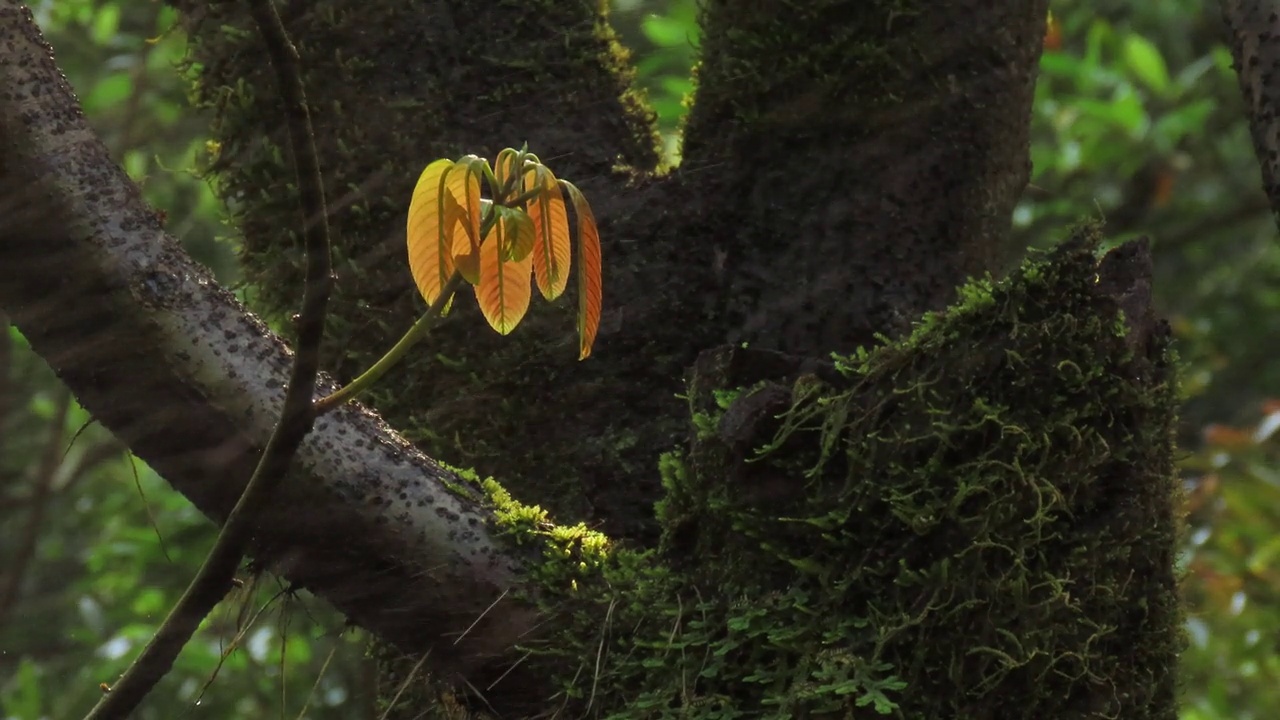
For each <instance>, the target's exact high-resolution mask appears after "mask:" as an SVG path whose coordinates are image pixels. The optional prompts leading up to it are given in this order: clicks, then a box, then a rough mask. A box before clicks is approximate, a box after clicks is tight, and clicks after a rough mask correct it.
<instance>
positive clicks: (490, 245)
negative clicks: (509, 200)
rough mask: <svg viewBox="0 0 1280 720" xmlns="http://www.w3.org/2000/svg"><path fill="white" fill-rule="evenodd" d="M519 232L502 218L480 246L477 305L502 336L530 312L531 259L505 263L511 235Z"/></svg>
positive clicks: (529, 257) (527, 257)
mask: <svg viewBox="0 0 1280 720" xmlns="http://www.w3.org/2000/svg"><path fill="white" fill-rule="evenodd" d="M511 232H517V233H518V232H519V230H518V228H517V227H514V226H513V223H512V222H511V221H509V220H507V219H506V218H499V220H498V222H496V223H494V225H493V228H492V229H490V230H489V234H488V236H487V237H485V239H484V242H483V243H482V244H481V245H480V282H479V283H477V284H476V302H477V303H478V304H479V305H480V312H481V313H483V314H484V319H485V320H487V321H488V322H489V325H490V326H491V327H492V328H493V329H494V330H497V331H498V333H499V334H501V335H506V334H507V333H509V332H511V331H512V330H514V329H515V327H516V325H517V324H519V322H520V320H521V319H523V318H524V314H525V312H527V311H528V310H529V294H530V290H531V288H530V287H529V276H530V264H531V263H532V260H531V256H530V255H526V256H525V257H524V259H523V260H503V258H502V256H503V248H504V246H506V245H507V244H508V240H507V234H508V233H511Z"/></svg>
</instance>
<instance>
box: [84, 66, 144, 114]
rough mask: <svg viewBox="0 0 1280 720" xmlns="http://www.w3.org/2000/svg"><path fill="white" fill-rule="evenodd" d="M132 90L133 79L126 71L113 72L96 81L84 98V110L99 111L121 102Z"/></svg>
mask: <svg viewBox="0 0 1280 720" xmlns="http://www.w3.org/2000/svg"><path fill="white" fill-rule="evenodd" d="M132 92H133V79H132V78H130V77H129V75H128V74H126V73H114V74H111V75H108V76H106V77H104V78H102V79H101V80H99V81H98V83H97V84H96V85H94V86H93V89H92V90H90V91H89V95H88V96H87V97H86V98H85V99H84V109H85V112H90V113H94V112H101V111H102V110H104V109H105V108H109V107H111V106H112V105H116V104H118V103H120V102H122V101H123V100H124V99H125V98H127V97H129V94H130V93H132Z"/></svg>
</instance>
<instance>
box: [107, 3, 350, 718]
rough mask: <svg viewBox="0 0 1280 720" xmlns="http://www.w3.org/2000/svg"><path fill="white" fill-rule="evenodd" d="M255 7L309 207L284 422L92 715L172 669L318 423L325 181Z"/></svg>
mask: <svg viewBox="0 0 1280 720" xmlns="http://www.w3.org/2000/svg"><path fill="white" fill-rule="evenodd" d="M249 10H250V13H251V14H252V15H253V19H254V21H255V22H256V23H257V25H258V30H259V31H260V32H261V33H262V38H263V43H264V45H265V46H266V49H267V54H268V56H269V57H270V59H271V65H272V67H273V68H274V70H275V72H276V80H277V82H278V83H279V86H280V96H281V99H282V100H283V105H284V112H285V116H286V118H287V121H288V130H289V140H290V144H291V146H292V150H293V160H294V165H295V169H296V172H297V177H298V189H299V199H300V201H301V205H302V211H303V242H304V244H305V249H306V258H307V265H306V287H305V288H304V290H303V297H302V311H301V319H300V321H299V325H298V343H297V345H298V347H297V354H296V355H295V356H294V358H293V367H292V369H291V371H290V374H289V384H288V387H287V388H286V389H285V395H284V407H283V410H282V411H281V416H280V422H279V423H278V424H277V425H276V427H275V430H274V431H273V432H272V434H271V438H270V440H268V441H267V447H266V449H265V450H263V453H262V457H261V458H260V459H259V460H258V465H257V467H256V468H255V469H254V471H253V476H252V477H251V478H250V479H249V482H248V484H247V485H246V486H245V489H244V492H243V494H241V496H240V499H239V500H238V501H237V502H236V505H235V507H234V508H233V509H232V510H231V514H230V515H228V516H227V521H226V523H225V524H224V525H223V527H222V531H221V532H220V533H219V534H218V540H217V542H215V543H214V547H213V549H212V550H211V551H210V552H209V557H207V558H206V559H205V562H204V565H202V566H201V568H200V571H199V572H198V573H197V574H196V577H195V579H194V580H192V581H191V585H190V586H189V587H188V588H187V591H186V592H185V593H183V595H182V598H181V599H180V600H178V603H177V605H175V606H174V608H173V610H172V611H171V612H170V613H169V616H168V617H167V618H165V621H164V623H163V624H162V625H161V626H160V628H159V630H157V631H156V634H155V636H154V637H153V638H152V639H151V642H149V643H147V646H146V647H145V648H143V650H142V653H141V654H140V655H139V656H138V659H137V660H135V661H134V662H133V664H132V665H130V666H129V669H128V670H127V671H126V672H125V674H124V675H123V676H122V677H121V678H120V681H119V682H118V683H116V685H115V687H113V688H112V689H111V690H110V691H108V692H107V693H106V694H105V695H104V696H103V698H102V701H101V702H99V703H98V705H97V706H96V707H95V708H94V709H93V710H92V711H91V712H90V713H89V715H88V717H87V720H116V719H123V718H124V717H126V716H127V715H129V714H130V713H131V712H132V711H133V710H134V708H136V707H137V706H138V704H139V703H140V702H141V701H142V699H143V698H144V697H146V695H147V693H149V692H150V691H151V688H152V687H154V686H155V684H156V682H158V681H159V680H160V678H162V677H164V675H165V674H166V673H168V671H169V669H170V668H172V667H173V660H174V658H176V657H177V655H178V652H179V651H181V650H182V648H183V646H184V645H185V644H186V642H187V641H188V640H189V639H190V638H191V636H192V634H194V632H195V630H196V628H197V627H198V626H199V625H200V621H201V620H202V619H203V618H204V617H205V616H206V615H207V614H208V613H209V611H210V610H211V609H212V608H213V606H214V605H216V604H217V603H218V601H219V600H221V599H222V598H223V597H224V596H225V595H226V593H227V591H228V590H229V589H230V588H231V584H232V579H233V577H234V575H235V571H236V568H237V567H238V566H239V564H240V559H241V557H243V555H244V552H245V550H246V548H247V547H248V544H249V539H250V535H251V532H252V530H253V525H254V520H255V515H256V513H257V510H258V508H259V507H261V506H262V505H263V504H264V503H265V501H266V499H267V498H268V497H269V495H270V494H271V492H272V491H273V490H274V489H275V488H276V487H277V486H278V485H279V484H280V482H281V481H282V480H283V478H284V476H285V473H286V472H287V471H288V469H289V464H290V461H291V460H292V459H293V455H294V453H295V452H296V451H297V449H298V446H299V445H300V444H301V443H302V439H303V438H304V437H305V436H306V434H307V433H308V432H310V431H311V426H312V424H313V423H314V422H315V412H314V410H313V409H312V397H313V395H314V393H315V382H316V373H317V370H318V366H319V362H320V339H321V336H322V334H323V330H324V317H325V310H326V307H327V305H328V301H329V291H330V288H331V286H332V279H331V278H330V272H331V262H330V258H329V225H328V220H327V218H328V215H327V212H326V210H325V201H324V184H323V180H322V178H321V176H320V163H319V159H318V157H317V153H316V148H315V138H314V135H313V133H312V129H311V118H310V115H309V114H308V112H307V105H306V97H305V94H304V92H303V88H302V78H301V76H300V74H299V72H298V54H297V49H296V48H294V46H293V45H292V43H290V42H289V38H288V36H287V35H286V34H285V29H284V24H283V23H281V21H280V17H279V15H277V14H276V11H275V8H274V6H273V5H272V4H271V0H249Z"/></svg>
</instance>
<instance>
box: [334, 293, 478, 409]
mask: <svg viewBox="0 0 1280 720" xmlns="http://www.w3.org/2000/svg"><path fill="white" fill-rule="evenodd" d="M461 284H462V275H461V274H460V273H458V272H457V271H456V270H455V271H454V273H453V276H452V277H450V278H449V281H448V282H446V283H445V284H444V287H443V288H441V290H440V296H439V297H437V298H436V301H435V302H433V303H431V307H429V308H427V311H426V312H425V313H423V314H422V317H420V318H418V321H417V322H415V323H414V324H413V326H412V327H410V328H409V330H408V332H406V333H405V334H404V337H401V338H400V341H399V342H397V343H396V344H395V346H394V347H392V348H391V349H390V350H388V351H387V354H386V355H383V356H382V358H381V359H380V360H378V362H376V363H374V364H373V367H371V368H369V369H368V370H365V371H364V374H362V375H361V376H360V377H358V378H356V379H355V380H352V381H351V382H350V383H347V385H346V386H345V387H342V388H340V389H338V390H337V391H336V392H334V393H333V394H332V395H328V396H326V397H322V398H320V399H319V400H317V401H316V403H315V411H316V415H323V414H324V413H326V412H329V411H330V410H332V409H334V408H335V407H337V406H339V405H341V404H342V403H344V402H346V401H348V400H350V399H351V398H353V397H355V396H356V395H357V394H358V393H360V392H362V391H364V390H366V389H368V387H369V386H370V385H372V384H374V383H375V382H377V381H378V380H379V379H380V378H381V377H382V376H383V375H386V374H387V371H388V370H390V369H391V368H392V367H393V366H395V364H396V363H398V362H400V359H401V358H402V357H404V354H405V353H407V352H409V348H412V347H413V346H414V345H416V344H418V341H419V340H421V339H422V338H423V336H425V335H426V334H427V331H428V330H430V329H431V326H432V325H433V324H435V321H436V320H437V319H438V318H439V317H440V313H441V312H443V311H444V308H445V306H446V305H448V304H449V300H450V299H451V298H452V297H453V294H454V293H455V292H456V291H457V290H458V286H459V285H461Z"/></svg>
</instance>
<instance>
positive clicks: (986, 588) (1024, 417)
mask: <svg viewBox="0 0 1280 720" xmlns="http://www.w3.org/2000/svg"><path fill="white" fill-rule="evenodd" d="M1095 245H1096V236H1095V235H1094V234H1093V232H1092V231H1091V230H1084V231H1081V232H1080V233H1079V234H1078V235H1077V237H1076V238H1075V240H1074V241H1073V242H1071V243H1068V244H1067V245H1066V246H1064V247H1063V248H1062V249H1060V250H1059V251H1057V252H1056V253H1054V254H1053V255H1052V256H1051V257H1049V258H1047V259H1042V260H1037V261H1034V262H1029V263H1027V264H1026V265H1024V266H1023V268H1022V269H1021V270H1020V271H1019V272H1017V273H1015V274H1014V276H1013V277H1011V278H1010V279H1009V280H1007V281H1004V282H1001V283H998V284H991V283H987V282H979V283H974V284H971V285H970V286H968V287H966V288H965V289H964V291H963V292H962V297H963V300H962V302H961V303H960V304H959V305H957V306H956V307H953V308H952V309H950V310H948V311H946V312H943V313H938V314H935V315H931V316H930V317H928V318H927V319H926V320H925V321H924V322H923V323H921V324H920V325H919V326H918V329H917V331H916V332H915V333H913V334H911V335H910V336H909V337H907V338H904V339H903V340H901V341H898V342H895V343H892V344H889V345H886V346H884V347H882V348H880V349H877V350H874V351H870V352H863V353H859V354H858V355H857V356H856V357H848V358H841V359H840V360H839V362H838V363H837V364H836V366H835V367H834V368H832V367H825V366H821V365H817V364H813V363H807V364H806V363H803V362H792V361H790V360H788V359H786V358H783V357H782V356H779V355H776V354H769V353H756V352H754V351H750V350H744V349H741V348H733V349H728V350H724V351H719V352H717V353H714V354H711V355H708V356H706V357H704V360H703V361H702V362H700V363H699V367H698V369H697V371H696V372H695V374H694V377H693V381H692V383H691V387H690V401H691V403H692V405H693V408H694V411H695V414H703V415H705V417H704V418H703V421H702V423H701V428H702V430H701V431H700V432H698V433H697V437H696V439H695V440H694V441H693V442H692V444H691V447H690V449H689V451H688V452H687V453H685V454H683V455H680V454H672V455H669V456H667V457H666V458H664V461H663V473H664V482H665V484H666V487H667V490H668V495H667V498H666V499H665V500H664V501H663V503H662V505H661V507H660V516H661V519H662V522H663V525H664V528H665V534H664V542H663V546H662V548H661V549H660V550H658V551H654V552H635V551H631V550H627V549H617V548H613V547H611V546H610V545H609V543H608V541H607V540H606V539H605V538H604V537H602V536H600V535H598V534H597V533H594V532H592V531H590V530H588V529H587V528H585V527H582V526H578V527H574V528H562V527H556V526H554V525H553V524H552V523H550V521H549V520H548V519H547V517H546V515H545V514H544V513H542V511H541V510H539V509H537V508H528V507H525V506H521V505H520V504H519V503H516V502H514V501H513V500H511V499H510V497H509V496H508V495H507V494H506V493H505V491H503V490H502V489H501V488H500V487H499V486H498V485H497V484H496V483H492V482H489V483H487V484H486V485H485V488H486V491H487V492H488V493H489V495H490V497H491V498H492V500H493V502H494V503H495V505H496V506H497V508H498V515H499V517H500V518H501V519H500V521H499V524H500V527H501V530H502V531H503V532H505V533H507V534H508V537H510V538H511V540H512V542H513V544H515V545H517V546H519V547H522V548H533V549H537V551H538V552H541V555H542V558H541V560H540V562H541V566H540V569H539V570H537V572H536V581H535V582H534V583H533V587H536V588H537V589H536V591H535V592H534V593H533V594H532V597H534V599H535V600H536V601H537V602H538V603H540V604H541V605H542V607H543V608H544V610H545V611H546V612H547V613H548V615H549V616H550V617H551V621H550V622H549V623H548V625H549V626H551V627H555V628H556V630H555V631H554V633H553V634H551V635H548V636H546V637H544V638H541V639H539V640H536V641H532V642H530V643H529V644H528V645H527V646H526V647H524V648H523V651H524V654H523V655H522V656H521V658H520V659H521V666H522V667H525V669H531V670H532V672H533V673H534V674H535V676H537V677H542V678H545V679H546V682H547V686H548V687H552V688H554V689H555V692H554V694H553V695H552V696H550V697H546V698H542V699H541V704H539V705H537V707H536V709H530V710H529V714H530V715H533V714H535V713H536V712H542V713H555V712H560V713H561V714H562V716H564V717H582V716H585V715H592V716H599V717H607V718H618V719H624V718H625V719H632V718H634V719H637V720H638V719H639V718H667V717H670V718H675V717H681V718H702V719H710V718H738V717H744V718H745V717H751V718H778V719H779V720H780V719H781V718H797V717H868V716H873V715H876V714H889V715H894V716H897V717H904V718H913V719H915V718H919V719H926V718H928V719H933V718H953V717H954V718H1010V719H1018V718H1026V719H1027V720H1031V719H1032V718H1034V719H1036V720H1039V719H1042V718H1118V717H1123V718H1161V719H1164V720H1171V719H1172V718H1174V717H1175V716H1176V709H1175V706H1174V692H1173V688H1174V675H1175V673H1174V668H1175V662H1176V658H1177V655H1178V652H1179V649H1180V647H1181V642H1182V637H1181V630H1180V628H1181V614H1180V609H1179V604H1178V596H1177V592H1176V585H1175V578H1174V574H1173V552H1174V547H1175V540H1176V533H1177V530H1176V527H1177V523H1176V517H1175V513H1174V507H1175V501H1176V497H1177V490H1176V483H1175V482H1174V480H1173V467H1172V440H1171V437H1172V435H1171V425H1172V422H1173V410H1174V407H1175V394H1174V388H1173V384H1172V379H1171V362H1170V357H1169V352H1170V351H1169V349H1168V346H1167V334H1166V333H1165V332H1164V331H1163V328H1162V327H1161V326H1159V325H1157V324H1151V325H1149V326H1146V331H1144V332H1141V333H1136V334H1135V332H1134V331H1135V329H1139V330H1141V329H1142V328H1143V327H1144V325H1143V322H1144V320H1143V318H1141V317H1136V316H1135V317H1129V318H1122V317H1121V313H1122V310H1121V308H1122V307H1123V308H1124V309H1125V310H1126V311H1129V312H1131V313H1133V312H1135V309H1137V308H1136V306H1134V305H1132V304H1125V302H1124V301H1123V299H1121V300H1119V301H1118V300H1117V298H1116V297H1115V296H1114V294H1113V293H1112V289H1113V288H1112V285H1111V280H1110V276H1109V273H1110V270H1108V269H1107V268H1106V263H1105V262H1104V263H1103V265H1101V266H1100V265H1099V263H1098V261H1097V259H1096V258H1095V256H1094V249H1095ZM1148 319H1149V318H1148ZM753 375H754V376H755V377H754V378H751V377H750V376H753ZM783 376H790V377H791V378H793V379H792V380H791V381H789V382H788V383H786V384H784V383H782V382H780V378H781V377H783ZM748 378H750V379H748ZM743 380H746V382H742V381H743ZM735 387H741V388H743V389H741V390H738V391H735V390H733V388H735ZM781 388H785V392H783V393H782V394H779V393H778V390H779V389H781ZM779 406H780V407H781V408H782V412H781V413H780V414H779V413H778V412H775V409H776V408H778V407H779Z"/></svg>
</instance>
